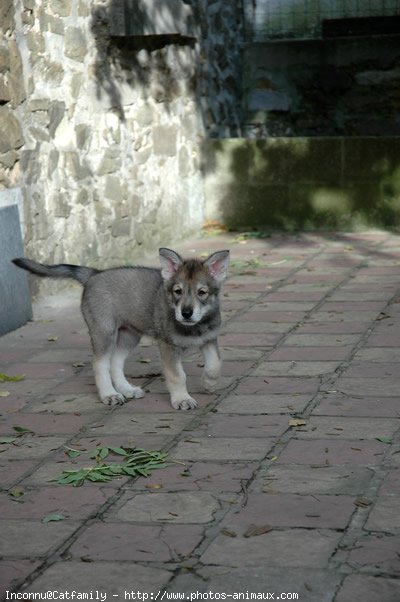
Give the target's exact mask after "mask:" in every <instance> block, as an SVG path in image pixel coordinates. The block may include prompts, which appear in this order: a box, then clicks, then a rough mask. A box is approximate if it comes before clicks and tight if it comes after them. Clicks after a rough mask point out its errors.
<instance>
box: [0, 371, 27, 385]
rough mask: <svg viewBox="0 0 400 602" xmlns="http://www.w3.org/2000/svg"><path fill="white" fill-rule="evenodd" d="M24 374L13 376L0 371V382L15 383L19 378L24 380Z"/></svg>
mask: <svg viewBox="0 0 400 602" xmlns="http://www.w3.org/2000/svg"><path fill="white" fill-rule="evenodd" d="M24 378H25V374H14V376H9V375H8V374H4V373H3V372H0V383H11V382H12V383H17V382H19V381H20V380H24Z"/></svg>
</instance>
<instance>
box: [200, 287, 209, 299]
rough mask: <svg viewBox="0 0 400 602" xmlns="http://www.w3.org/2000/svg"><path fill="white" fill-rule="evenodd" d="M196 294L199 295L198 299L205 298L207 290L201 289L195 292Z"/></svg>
mask: <svg viewBox="0 0 400 602" xmlns="http://www.w3.org/2000/svg"><path fill="white" fill-rule="evenodd" d="M197 294H198V295H199V297H205V296H206V295H208V290H207V289H205V288H201V289H199V290H198V291H197Z"/></svg>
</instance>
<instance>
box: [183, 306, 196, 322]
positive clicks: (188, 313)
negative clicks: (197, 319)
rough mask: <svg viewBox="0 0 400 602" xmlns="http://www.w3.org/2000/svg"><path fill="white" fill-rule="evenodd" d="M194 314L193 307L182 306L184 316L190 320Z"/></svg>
mask: <svg viewBox="0 0 400 602" xmlns="http://www.w3.org/2000/svg"><path fill="white" fill-rule="evenodd" d="M192 315H193V309H192V308H191V307H182V317H183V318H185V320H188V319H189V318H191V317H192Z"/></svg>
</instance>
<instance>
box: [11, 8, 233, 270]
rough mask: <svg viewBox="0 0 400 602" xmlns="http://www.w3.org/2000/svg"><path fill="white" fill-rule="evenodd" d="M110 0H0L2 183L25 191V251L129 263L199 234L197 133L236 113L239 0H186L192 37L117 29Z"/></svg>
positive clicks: (227, 128)
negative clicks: (112, 31) (116, 32)
mask: <svg viewBox="0 0 400 602" xmlns="http://www.w3.org/2000/svg"><path fill="white" fill-rule="evenodd" d="M113 1H114V0H16V1H15V2H12V0H3V2H2V6H1V10H2V11H3V14H2V15H1V22H2V26H3V32H2V37H1V40H0V76H1V78H0V101H1V104H2V106H1V107H0V129H1V131H2V136H1V137H0V145H1V146H0V185H1V186H3V187H20V188H21V190H22V193H23V196H24V212H25V224H26V228H25V249H26V254H27V255H28V256H32V257H35V258H37V259H38V260H43V261H46V262H49V263H51V262H68V263H74V262H77V263H90V264H91V265H97V264H98V265H115V264H117V263H120V262H130V261H133V260H134V259H135V257H136V256H137V255H138V254H139V253H140V254H142V252H143V251H146V250H154V249H155V248H156V247H157V246H158V245H168V244H172V242H173V241H174V240H177V239H179V238H181V237H182V236H184V235H188V234H190V232H193V231H197V230H198V229H199V228H200V227H201V225H202V223H203V220H204V190H203V183H202V176H201V171H200V164H201V144H202V142H203V140H204V138H205V136H206V135H209V134H210V135H215V133H216V132H217V133H221V130H223V131H224V132H225V133H228V134H229V135H234V134H232V132H233V131H234V130H235V129H237V127H238V123H239V122H240V119H239V118H238V116H237V107H238V106H239V103H238V100H237V94H238V92H239V84H238V82H239V81H240V70H239V62H238V58H237V57H238V48H239V43H240V24H241V21H240V15H239V16H238V13H237V11H236V5H237V4H238V0H237V1H236V0H234V1H233V2H229V3H226V2H222V1H220V0H215V1H208V0H201V1H200V2H192V3H190V2H188V1H186V2H185V4H186V5H187V7H186V9H187V10H191V11H192V13H193V23H194V27H193V35H192V36H191V37H189V36H179V35H175V36H174V35H172V36H168V35H160V36H158V35H157V32H155V35H149V36H134V37H132V36H120V37H113V36H111V35H110V18H111V17H110V15H111V14H112V11H111V8H112V2H113ZM121 1H122V0H121ZM171 1H172V2H180V1H181V0H171ZM143 6H144V7H146V3H144V4H143ZM186 9H185V10H186ZM232 20H233V25H232ZM235 32H236V33H235ZM184 33H186V32H184ZM178 34H179V32H178ZM227 46H228V47H229V48H228V51H227V52H226V51H225V50H226V48H227ZM217 124H218V126H217Z"/></svg>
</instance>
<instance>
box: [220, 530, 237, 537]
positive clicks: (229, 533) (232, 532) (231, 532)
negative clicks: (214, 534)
mask: <svg viewBox="0 0 400 602" xmlns="http://www.w3.org/2000/svg"><path fill="white" fill-rule="evenodd" d="M221 535H225V536H226V537H237V534H236V533H235V531H229V529H221Z"/></svg>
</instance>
